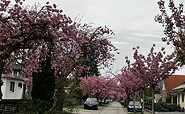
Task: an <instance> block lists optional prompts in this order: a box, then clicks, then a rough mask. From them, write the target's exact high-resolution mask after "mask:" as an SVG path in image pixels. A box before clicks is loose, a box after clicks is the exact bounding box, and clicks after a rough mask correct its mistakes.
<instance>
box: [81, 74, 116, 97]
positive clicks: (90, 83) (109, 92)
mask: <svg viewBox="0 0 185 114" xmlns="http://www.w3.org/2000/svg"><path fill="white" fill-rule="evenodd" d="M80 80H81V82H80V89H81V90H82V92H83V94H84V95H87V96H89V97H96V98H98V99H99V100H105V99H107V98H111V99H112V98H114V97H115V94H116V92H115V87H116V84H117V81H116V80H115V78H111V77H105V76H100V77H97V76H95V75H93V76H89V77H84V78H80Z"/></svg>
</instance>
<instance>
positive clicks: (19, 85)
mask: <svg viewBox="0 0 185 114" xmlns="http://www.w3.org/2000/svg"><path fill="white" fill-rule="evenodd" d="M11 68H12V69H11V71H12V73H10V74H8V75H5V74H3V75H2V78H1V79H2V81H3V85H2V87H1V90H2V94H3V96H2V99H22V98H25V93H26V84H25V82H24V80H23V76H22V75H21V66H20V64H17V63H12V64H11Z"/></svg>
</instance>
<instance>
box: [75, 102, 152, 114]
mask: <svg viewBox="0 0 185 114" xmlns="http://www.w3.org/2000/svg"><path fill="white" fill-rule="evenodd" d="M75 114H128V112H127V110H126V108H124V107H123V106H122V105H121V104H120V103H119V102H116V101H115V102H112V103H111V104H109V106H107V107H101V106H99V109H98V110H85V109H78V110H76V113H75ZM145 114H151V113H149V112H145Z"/></svg>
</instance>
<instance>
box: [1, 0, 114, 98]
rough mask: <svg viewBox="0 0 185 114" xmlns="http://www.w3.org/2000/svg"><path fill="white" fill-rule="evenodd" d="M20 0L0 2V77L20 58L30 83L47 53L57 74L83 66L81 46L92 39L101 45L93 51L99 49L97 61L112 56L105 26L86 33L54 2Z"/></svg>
mask: <svg viewBox="0 0 185 114" xmlns="http://www.w3.org/2000/svg"><path fill="white" fill-rule="evenodd" d="M23 1H24V0H23ZM23 1H22V0H15V4H10V1H9V0H2V1H0V26H1V27H0V31H1V32H0V77H1V76H2V73H4V74H8V73H9V72H10V68H11V67H10V63H11V62H12V61H15V60H17V59H21V60H22V61H21V64H22V67H23V69H22V70H23V76H25V78H26V79H27V81H28V82H31V80H32V77H31V75H32V72H37V71H38V70H39V69H41V68H40V66H39V64H38V63H39V62H41V61H44V60H45V59H46V56H47V55H48V54H50V56H51V64H52V69H54V71H55V75H56V77H62V76H67V75H69V74H70V73H71V72H72V71H74V70H76V71H81V70H82V69H85V67H84V66H82V65H80V64H78V62H77V61H78V60H79V58H81V57H82V56H83V50H82V48H81V45H82V44H88V43H91V42H89V41H91V40H94V39H95V38H101V40H98V42H96V43H97V44H96V45H97V47H99V46H102V45H103V46H102V47H101V49H97V50H92V51H96V52H99V54H98V57H99V58H98V59H97V60H99V62H100V63H103V64H105V65H107V62H108V60H110V59H111V58H113V56H112V55H111V53H110V51H111V50H113V49H115V47H113V45H111V42H109V40H108V39H106V38H107V37H104V34H110V30H109V29H108V28H107V27H104V28H103V27H98V28H96V29H95V30H94V31H91V32H89V31H87V30H89V29H87V27H86V25H84V26H82V25H80V24H76V23H73V22H72V20H71V19H70V18H69V17H67V16H66V15H65V14H63V12H62V10H61V9H58V8H57V5H56V4H53V5H50V4H49V2H47V3H46V5H44V6H42V7H33V8H29V7H24V6H23V3H24V2H23ZM48 50H49V53H48ZM66 63H67V64H66ZM0 85H1V86H2V81H1V84H0ZM0 97H2V94H1V95H0Z"/></svg>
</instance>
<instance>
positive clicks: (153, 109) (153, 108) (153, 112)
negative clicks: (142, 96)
mask: <svg viewBox="0 0 185 114" xmlns="http://www.w3.org/2000/svg"><path fill="white" fill-rule="evenodd" d="M154 89H155V86H153V85H152V114H155V107H154Z"/></svg>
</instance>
